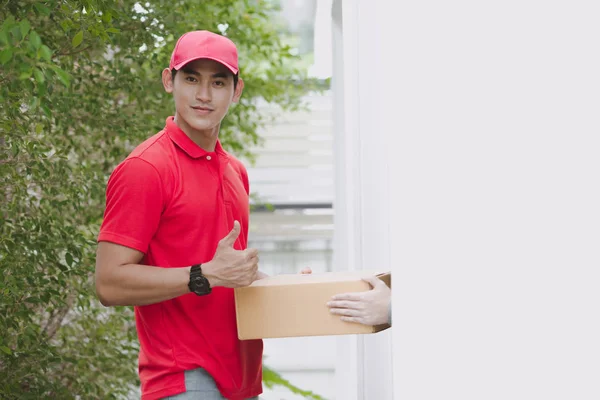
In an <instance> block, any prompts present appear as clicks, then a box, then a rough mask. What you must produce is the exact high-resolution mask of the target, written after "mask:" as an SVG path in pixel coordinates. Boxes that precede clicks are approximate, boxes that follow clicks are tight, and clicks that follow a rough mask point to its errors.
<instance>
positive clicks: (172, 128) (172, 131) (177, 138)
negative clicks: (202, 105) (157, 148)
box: [165, 116, 227, 158]
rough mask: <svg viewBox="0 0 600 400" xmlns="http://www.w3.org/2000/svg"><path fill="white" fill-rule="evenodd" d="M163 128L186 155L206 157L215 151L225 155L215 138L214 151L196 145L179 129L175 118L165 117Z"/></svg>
mask: <svg viewBox="0 0 600 400" xmlns="http://www.w3.org/2000/svg"><path fill="white" fill-rule="evenodd" d="M165 130H166V131H167V134H168V135H169V137H170V138H171V140H172V141H173V142H175V144H176V145H177V146H178V147H179V148H181V150H183V151H185V152H186V153H187V155H188V156H190V157H192V158H201V157H206V156H207V155H210V154H214V153H217V154H218V155H221V156H227V153H226V152H225V150H223V147H222V146H221V142H220V141H219V140H218V139H217V144H216V145H215V151H214V153H213V152H210V151H206V150H204V149H203V148H202V147H200V146H198V145H197V144H196V143H195V142H194V141H193V140H192V139H190V137H189V136H188V135H187V134H186V133H185V132H184V131H182V130H181V128H180V127H179V126H177V124H176V123H175V118H174V117H173V116H170V117H168V118H167V122H166V125H165Z"/></svg>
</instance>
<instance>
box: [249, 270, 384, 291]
mask: <svg viewBox="0 0 600 400" xmlns="http://www.w3.org/2000/svg"><path fill="white" fill-rule="evenodd" d="M386 274H389V273H388V272H382V271H381V270H360V271H339V272H326V273H319V274H283V275H277V276H269V277H267V278H264V279H260V280H257V281H254V282H253V283H252V284H251V285H250V287H256V286H280V285H302V284H314V283H326V282H353V281H359V280H362V279H363V278H366V277H369V276H378V277H381V276H384V275H386Z"/></svg>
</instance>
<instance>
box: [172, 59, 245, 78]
mask: <svg viewBox="0 0 600 400" xmlns="http://www.w3.org/2000/svg"><path fill="white" fill-rule="evenodd" d="M202 59H208V60H213V61H216V62H218V63H219V64H223V65H224V66H226V67H227V69H228V70H230V71H231V72H232V73H233V74H234V75H236V74H237V73H238V70H237V69H236V68H234V67H232V66H231V65H229V64H227V63H226V62H225V61H223V60H221V59H219V58H217V57H210V56H200V57H193V58H190V59H188V60H185V61H182V62H180V63H177V64H175V65H173V69H175V70H177V71H179V69H180V68H181V67H183V66H184V65H186V64H187V63H191V62H192V61H196V60H202Z"/></svg>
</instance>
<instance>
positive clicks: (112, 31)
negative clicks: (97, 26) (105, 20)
mask: <svg viewBox="0 0 600 400" xmlns="http://www.w3.org/2000/svg"><path fill="white" fill-rule="evenodd" d="M106 32H109V33H119V32H121V31H120V30H118V29H117V28H108V29H107V30H106Z"/></svg>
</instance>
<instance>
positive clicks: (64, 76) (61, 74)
mask: <svg viewBox="0 0 600 400" xmlns="http://www.w3.org/2000/svg"><path fill="white" fill-rule="evenodd" d="M52 70H53V71H54V72H55V73H56V76H57V77H58V79H59V80H60V81H61V82H62V83H63V85H65V86H66V87H69V86H70V85H71V75H69V74H68V73H67V72H65V71H64V70H62V69H60V68H59V67H56V66H52Z"/></svg>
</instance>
